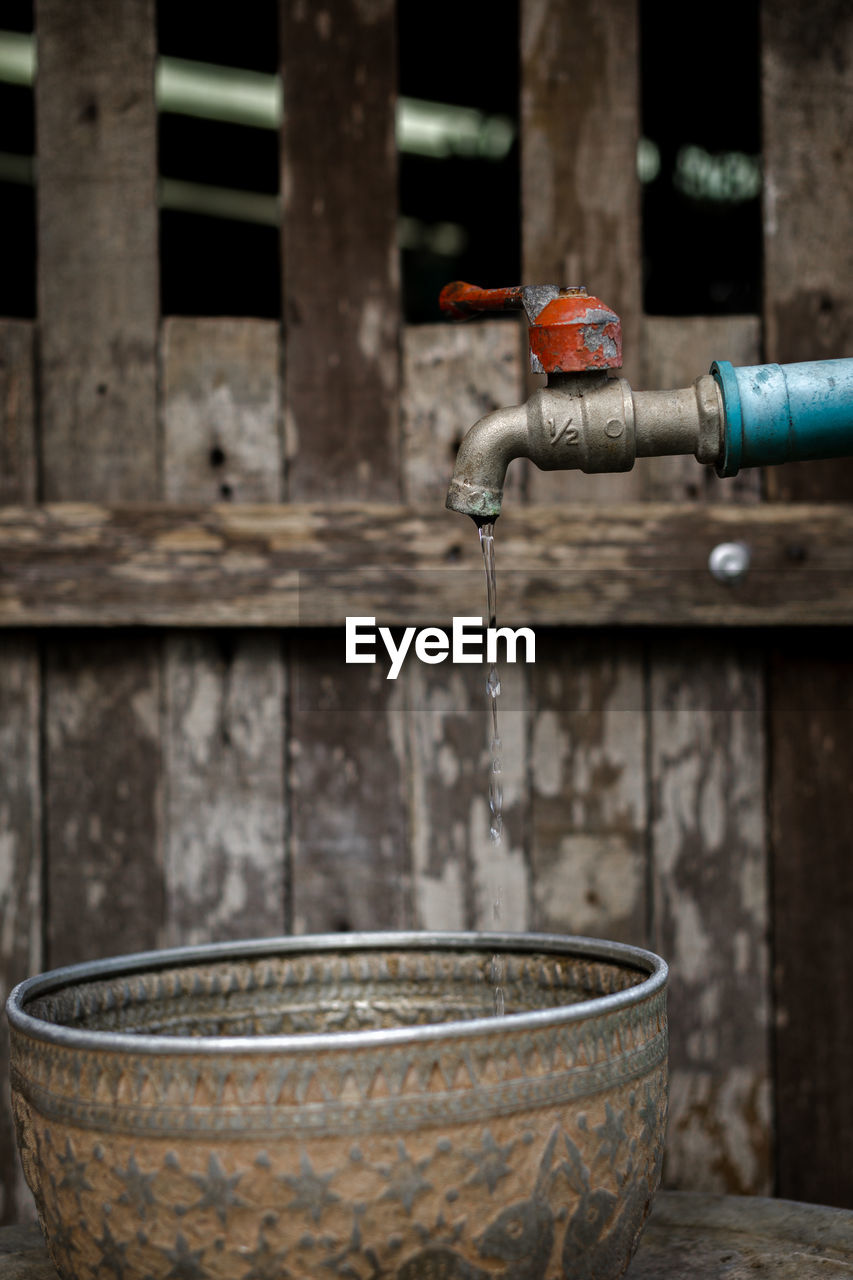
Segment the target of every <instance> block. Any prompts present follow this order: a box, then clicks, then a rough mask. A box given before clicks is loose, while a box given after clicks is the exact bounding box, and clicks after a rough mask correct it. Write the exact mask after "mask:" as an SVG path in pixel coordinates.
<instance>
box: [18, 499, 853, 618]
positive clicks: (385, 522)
mask: <svg viewBox="0 0 853 1280" xmlns="http://www.w3.org/2000/svg"><path fill="white" fill-rule="evenodd" d="M466 534H467V538H466V536H464V535H466ZM471 535H472V530H471V529H470V528H469V527H468V524H467V522H464V521H463V522H459V521H456V520H454V519H452V518H450V517H449V516H448V514H447V513H445V512H443V511H432V512H425V511H424V510H422V509H420V508H418V509H414V508H408V507H394V506H391V505H390V504H387V505H386V504H382V505H368V504H364V505H359V506H336V505H331V504H317V503H315V504H292V505H286V506H277V505H275V504H272V503H270V504H264V505H260V506H239V507H237V506H229V505H224V506H220V507H203V508H193V507H191V506H183V505H181V506H177V507H176V506H168V505H165V504H163V505H155V506H147V505H141V506H137V507H133V506H123V507H107V506H98V505H96V504H77V503H67V504H58V505H55V506H47V507H39V508H21V507H16V508H12V507H7V508H2V509H0V626H5V627H27V626H47V627H51V626H53V627H56V626H63V625H64V626H71V627H89V626H93V627H101V626H106V627H110V626H112V627H115V626H131V625H132V626H141V627H170V626H198V627H220V626H225V627H232V626H246V627H257V626H261V627H280V626H298V627H312V626H333V627H339V626H341V625H342V623H343V620H344V618H345V617H346V616H347V615H366V616H371V615H375V616H376V617H377V618H378V619H379V621H380V623H382V624H384V623H386V622H387V623H389V624H401V623H406V624H410V623H411V624H416V625H421V626H426V625H435V622H436V617H444V618H448V619H449V618H452V617H453V616H454V614H467V613H468V612H469V611H470V605H471V601H472V600H479V599H480V593H481V585H482V561H481V560H480V558H479V549H478V547H477V545H476V538H474V537H472V536H471ZM498 536H499V538H500V557H501V560H500V571H501V619H502V622H503V623H505V624H507V625H510V624H511V625H513V626H521V625H526V624H528V623H530V624H533V625H540V626H545V625H563V624H565V623H566V620H568V619H570V620H571V621H572V623H574V624H575V625H579V626H590V625H593V626H594V625H601V624H612V625H615V626H630V625H637V624H639V625H650V626H678V625H682V626H684V625H686V626H699V625H707V626H723V627H726V626H768V625H788V624H792V625H797V626H808V625H830V626H831V625H847V624H849V623H850V621H851V618H853V512H851V509H850V508H849V507H848V506H845V505H842V504H837V505H829V504H826V505H806V504H797V505H796V506H787V505H785V504H762V503H758V504H744V505H735V504H731V505H728V506H725V505H711V504H707V505H700V504H691V505H678V504H675V503H672V504H670V503H640V504H635V505H630V506H628V505H626V506H616V507H601V508H584V510H583V512H581V511H580V510H579V509H578V508H577V507H569V508H565V509H564V508H562V507H553V508H550V507H527V508H525V507H522V506H516V507H515V508H513V509H511V510H510V511H508V512H507V513H506V514H505V515H503V516H502V517H501V521H500V525H499V526H498ZM734 538H741V539H743V540H744V541H745V542H747V543H748V545H749V546H750V548H751V551H752V564H751V567H750V570H749V573H748V574H747V576H746V578H745V579H744V580H743V581H742V582H741V583H739V584H737V585H735V586H728V585H726V584H723V583H720V582H717V581H716V580H715V579H713V578H712V577H711V575H710V573H709V571H708V567H707V566H708V556H709V554H710V552H711V550H712V548H713V547H715V546H716V545H717V543H719V542H724V541H729V540H732V539H734Z"/></svg>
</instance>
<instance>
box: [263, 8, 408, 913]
mask: <svg viewBox="0 0 853 1280" xmlns="http://www.w3.org/2000/svg"><path fill="white" fill-rule="evenodd" d="M279 12H280V29H281V58H282V79H283V84H284V103H285V116H284V124H283V129H282V137H281V146H282V152H281V155H282V191H283V201H284V203H283V221H282V254H283V264H284V265H283V289H282V293H283V298H284V356H285V370H286V380H285V423H286V432H287V453H288V474H287V493H288V496H289V497H290V499H291V500H301V501H305V500H308V501H311V502H315V503H323V504H325V505H326V507H327V509H328V511H329V513H330V515H331V518H332V519H333V520H334V516H333V515H332V514H331V513H333V511H334V504H337V503H341V502H347V501H349V502H352V501H357V500H358V499H360V498H362V499H367V500H370V501H371V502H383V501H399V499H400V497H401V492H402V490H401V472H400V439H399V419H398V402H399V389H400V280H399V253H398V249H397V228H396V213H397V153H396V142H395V106H396V49H395V6H394V3H393V0H373V2H372V3H370V4H369V5H368V4H365V3H364V0H341V3H340V4H337V5H335V6H333V7H332V8H327V9H324V10H323V13H322V15H318V14H317V13H316V12H315V11H314V9H313V8H312V6H310V5H304V4H297V5H294V4H290V3H286V2H284V0H282V3H281V5H280V10H279ZM320 120H323V121H334V122H335V125H334V127H325V128H322V129H320V128H318V121H320ZM385 533H386V530H385V529H384V528H383V527H382V523H381V520H380V521H379V522H378V524H376V525H374V526H373V527H371V526H370V523H369V522H368V524H366V525H365V534H366V538H367V544H366V545H364V546H362V547H361V548H360V549H359V551H356V550H355V548H352V550H353V554H354V557H357V556H359V555H360V556H361V557H362V563H364V558H365V557H366V558H367V562H368V563H369V562H370V559H371V551H370V550H369V549H368V547H371V548H372V547H376V546H380V545H381V540H382V538H383V537H384V536H385ZM407 536H408V535H407ZM357 568H358V562H357V560H356V559H355V558H353V559H351V560H350V564H349V568H348V571H347V572H348V574H349V575H350V576H352V574H353V570H354V569H357ZM321 600H324V601H328V602H329V603H330V604H331V606H332V607H331V610H330V613H331V616H327V617H325V618H322V619H320V620H321V621H323V622H331V623H332V624H333V625H335V626H338V627H339V626H340V625H341V624H342V622H343V619H344V617H345V616H346V614H347V613H348V612H352V610H350V609H349V606H348V604H344V601H342V600H341V599H340V598H339V597H337V590H336V586H335V584H327V583H326V581H325V580H324V578H323V577H322V575H315V576H313V578H312V575H310V574H305V573H303V574H302V575H301V577H300V597H299V603H298V608H299V613H300V615H301V617H302V620H303V622H305V621H308V620H309V618H310V614H311V611H312V609H313V607H314V604H315V603H319V602H320V601H321ZM342 604H344V607H343V608H342V609H341V608H340V607H339V606H340V605H342ZM324 608H325V606H321V612H322V611H323V610H324ZM290 654H291V680H292V693H291V698H290V738H291V741H290V760H289V780H290V788H291V794H292V799H293V807H292V813H291V831H292V839H293V920H294V924H295V926H296V928H297V929H298V930H300V931H301V930H306V929H307V930H315V929H319V930H328V929H331V930H334V929H338V928H344V927H346V928H370V927H377V926H380V927H381V926H384V927H393V926H399V925H402V924H404V923H406V921H408V920H409V918H410V911H411V903H410V886H409V880H410V873H409V855H408V834H407V824H406V776H405V761H404V758H403V757H402V755H401V752H400V749H399V743H401V742H402V741H403V740H404V738H405V733H404V731H403V726H402V722H401V715H402V709H400V710H399V711H398V709H397V701H398V699H399V697H400V691H399V690H398V689H397V688H396V687H395V686H394V685H393V684H389V683H388V682H386V681H385V679H384V673H383V672H381V671H380V670H379V668H378V667H373V668H369V667H357V666H356V667H347V666H346V665H345V663H344V649H343V642H342V637H341V636H340V633H336V634H331V635H325V636H320V635H314V634H311V635H302V634H300V635H297V636H294V637H293V638H292V641H291V644H290ZM395 744H396V745H395Z"/></svg>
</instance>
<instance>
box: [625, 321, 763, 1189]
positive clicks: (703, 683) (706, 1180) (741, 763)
mask: <svg viewBox="0 0 853 1280" xmlns="http://www.w3.org/2000/svg"><path fill="white" fill-rule="evenodd" d="M758 339H759V327H758V322H757V320H756V319H755V318H754V317H749V316H746V317H714V318H707V317H687V318H684V319H677V320H676V319H668V318H655V319H651V320H649V321H648V327H647V330H646V342H645V363H646V374H647V377H648V379H649V382H650V384H651V385H655V386H661V387H666V386H674V385H681V386H683V385H686V384H687V383H689V382H690V381H692V379H693V378H694V377H696V376H697V375H698V374H699V373H700V372H704V371H705V370H706V369H707V368H708V367H709V365H710V362H711V361H712V360H713V359H730V360H732V361H733V363H735V364H754V363H756V361H757V360H758V358H759V351H758ZM649 461H650V464H651V465H650V467H649V469H648V471H647V473H646V485H647V491H648V492H649V493H650V494H652V495H657V496H659V497H666V496H670V497H672V498H675V499H677V498H679V497H681V496H684V497H687V498H690V499H692V500H693V501H695V502H704V503H729V504H732V505H736V506H738V507H740V508H741V510H742V509H743V508H742V504H744V503H750V502H753V503H754V502H755V501H757V499H758V498H759V497H760V482H761V476H760V474H759V473H757V472H749V471H748V472H745V473H743V475H742V476H738V477H737V478H736V483H735V484H730V483H727V482H725V481H719V480H717V478H716V476H714V475H713V473H711V472H707V475H708V477H709V478H708V480H707V482H706V483H703V482H702V477H703V475H704V474H706V469H705V468H699V467H697V466H696V464H695V461H694V460H693V459H686V458H684V459H683V458H661V459H653V460H649ZM697 479H698V481H699V484H698V485H697V484H696V481H697ZM737 519H738V515H737V511H735V512H734V513H733V520H734V522H735V524H736V522H737ZM731 536H733V537H735V538H738V539H741V538H742V539H744V540H746V541H747V542H750V541H751V540H750V536H749V534H748V532H747V526H746V525H744V526H743V528H742V529H741V530H740V531H737V532H736V531H735V530H734V528H733V533H732V535H731ZM685 648H686V649H687V651H688V653H689V654H690V657H689V658H687V659H685V656H684V651H685ZM648 660H649V679H650V688H651V698H652V707H653V711H652V727H651V740H652V746H651V756H650V765H651V778H650V782H651V785H652V787H653V790H654V796H655V805H656V808H655V813H654V820H653V822H652V826H651V831H650V854H651V869H652V876H653V882H654V884H655V887H656V892H655V896H654V910H653V912H652V917H653V919H652V927H653V939H654V945H656V946H658V947H659V948H660V949H661V950H662V951H663V954H664V955H666V956H667V959H668V960H670V961H671V965H672V967H671V977H670V993H671V995H670V998H671V1005H672V1009H673V1021H672V1035H671V1042H670V1043H671V1051H670V1052H671V1063H672V1077H671V1079H672V1087H671V1095H670V1098H671V1101H670V1115H671V1120H670V1127H669V1139H668V1146H667V1167H666V1178H667V1181H668V1183H669V1185H672V1186H676V1187H681V1188H687V1187H689V1188H703V1189H710V1190H723V1191H725V1190H728V1191H749V1192H751V1193H753V1194H754V1193H755V1192H757V1191H760V1190H763V1189H767V1188H769V1187H770V1186H771V1184H772V1129H773V1117H772V1090H771V1084H770V1075H771V1069H770V1062H769V1057H768V1053H769V1049H768V1038H767V1034H766V1019H767V991H766V984H767V981H768V963H767V946H768V943H767V913H766V904H763V899H762V909H761V910H759V911H752V912H750V911H746V912H745V913H742V914H741V917H740V919H739V920H738V918H737V917H736V916H734V915H733V914H732V903H731V897H732V894H734V895H735V896H736V897H737V895H738V893H739V891H740V892H741V900H742V904H743V902H744V901H745V899H746V893H745V888H746V887H748V886H745V884H744V877H748V878H749V879H750V880H751V882H752V884H753V886H754V887H753V895H754V893H755V892H756V889H755V886H757V887H758V891H760V890H761V889H762V887H763V886H764V885H766V883H767V880H768V875H769V872H768V868H767V844H766V832H765V824H764V818H763V815H764V806H765V796H764V786H765V775H764V769H763V767H762V764H761V761H762V750H763V721H762V718H761V717H762V711H761V708H762V706H763V679H764V676H763V669H762V666H761V663H760V661H758V660H757V659H756V656H755V654H754V653H752V652H751V651H750V650H749V649H748V648H747V649H745V651H744V653H743V655H741V654H740V653H738V651H736V650H733V649H731V648H725V647H724V648H723V649H722V652H720V644H719V640H718V639H716V638H710V637H709V638H705V639H704V640H703V639H702V638H701V637H693V638H691V639H685V640H684V641H682V642H681V643H680V644H678V645H676V644H674V643H673V641H672V640H671V639H669V638H667V639H665V640H663V642H661V641H660V640H659V639H656V638H652V640H651V642H650V644H649V650H648ZM715 680H716V682H717V684H718V685H719V686H720V689H719V692H717V690H716V689H715V686H714V681H715ZM715 694H716V696H715ZM716 707H719V711H716V710H715V708H716ZM732 717H734V718H732ZM745 735H746V738H747V741H746V742H745V741H744V737H745ZM703 770H705V771H706V772H703ZM724 822H725V823H727V824H728V825H729V826H730V827H731V831H729V830H728V828H727V830H726V838H725V841H724V842H723V844H722V847H721V831H722V824H723V823H724ZM709 868H714V872H713V873H711V874H710V875H709ZM733 920H737V921H738V922H737V927H736V928H735V927H734V926H733V924H732V921H733ZM703 945H704V946H705V948H706V949H707V951H708V952H709V957H708V960H707V962H704V961H703V960H702V959H701V954H700V953H701V948H702V946H703ZM744 965H748V966H749V976H748V977H747V978H746V979H744V977H743V971H742V967H743V966H744ZM738 966H741V968H738ZM730 973H731V974H732V975H734V976H731V977H729V976H727V975H729V974H730ZM721 975H722V976H721ZM733 984H735V985H734V986H733ZM738 984H739V985H738ZM756 1025H758V1027H759V1032H758V1033H756Z"/></svg>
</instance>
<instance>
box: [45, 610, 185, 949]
mask: <svg viewBox="0 0 853 1280" xmlns="http://www.w3.org/2000/svg"><path fill="white" fill-rule="evenodd" d="M149 657H150V650H149V648H148V646H147V645H145V644H144V643H143V642H142V641H139V640H138V639H136V638H134V637H133V636H130V635H128V634H122V633H121V632H117V633H113V634H112V635H109V634H108V635H102V636H98V637H94V638H93V637H87V638H86V640H85V642H84V643H83V644H82V645H81V644H78V643H76V642H75V641H73V640H65V641H64V642H63V640H61V639H55V640H54V641H53V642H52V643H51V644H50V645H49V646H48V647H47V654H46V682H47V691H48V697H49V703H48V721H47V741H46V758H47V777H46V784H45V805H46V814H45V827H46V837H47V849H48V855H49V860H48V902H49V904H50V917H49V920H48V929H47V944H48V956H47V959H48V963H49V964H50V965H51V967H53V966H55V965H62V964H71V963H74V962H76V961H80V960H90V959H91V960H94V959H97V958H99V957H101V956H109V955H116V954H122V953H124V952H129V951H145V950H148V949H150V948H151V947H153V946H155V945H156V944H157V942H158V941H159V936H160V926H161V921H162V920H163V912H164V890H163V856H162V848H161V844H160V831H161V824H160V804H161V777H160V681H159V668H158V666H157V664H156V663H152V662H151V661H150V660H149Z"/></svg>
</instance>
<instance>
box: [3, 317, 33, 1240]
mask: <svg viewBox="0 0 853 1280" xmlns="http://www.w3.org/2000/svg"><path fill="white" fill-rule="evenodd" d="M35 498H36V442H35V398H34V387H33V326H32V325H31V324H30V323H28V322H26V321H16V320H4V321H2V322H0V502H20V503H28V502H33V501H35ZM39 668H40V661H39V649H38V642H37V640H36V638H35V637H34V636H28V635H21V636H9V635H4V636H2V637H0V1000H2V1001H5V999H6V996H7V995H8V994H9V992H10V990H11V989H12V987H13V986H14V985H15V983H16V982H20V981H21V980H22V979H23V978H26V977H29V976H30V975H31V974H33V973H38V972H39V970H40V969H41V968H43V964H42V959H43V956H42V908H43V895H42V865H41V864H42V832H41V821H42V797H41V778H40V769H39V712H40V702H41V673H40V669H39ZM8 1098H9V1041H8V1031H7V1026H6V1020H5V1018H4V1019H3V1020H2V1026H0V1222H2V1223H8V1222H18V1221H21V1220H24V1219H28V1220H29V1219H32V1218H34V1217H35V1205H34V1203H33V1199H32V1195H31V1194H30V1191H29V1189H28V1188H27V1186H26V1184H25V1182H24V1179H23V1175H22V1170H21V1165H20V1162H19V1160H18V1154H17V1149H16V1146H15V1135H14V1128H13V1122H12V1116H11V1112H10V1109H9V1103H8Z"/></svg>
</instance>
